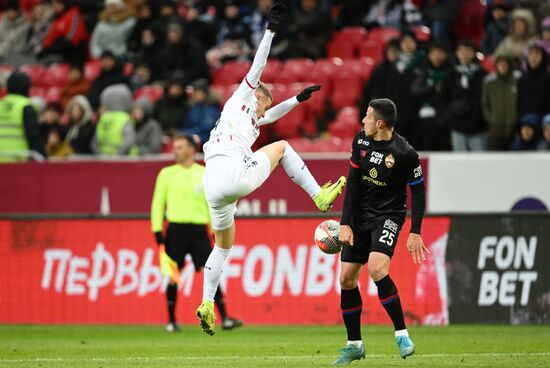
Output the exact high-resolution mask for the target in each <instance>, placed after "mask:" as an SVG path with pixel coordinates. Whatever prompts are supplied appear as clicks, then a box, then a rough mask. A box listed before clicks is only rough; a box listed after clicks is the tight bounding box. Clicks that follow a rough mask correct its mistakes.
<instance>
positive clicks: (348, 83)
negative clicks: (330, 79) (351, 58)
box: [330, 72, 362, 110]
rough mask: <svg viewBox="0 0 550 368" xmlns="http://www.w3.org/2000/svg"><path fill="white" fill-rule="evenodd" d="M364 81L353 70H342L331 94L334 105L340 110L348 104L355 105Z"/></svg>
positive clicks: (335, 80)
mask: <svg viewBox="0 0 550 368" xmlns="http://www.w3.org/2000/svg"><path fill="white" fill-rule="evenodd" d="M361 89H362V83H361V80H360V79H359V78H357V75H355V74H354V73H352V72H342V73H341V74H340V75H339V78H336V79H334V87H333V89H332V94H331V99H330V100H331V104H332V107H333V108H335V109H337V110H339V109H341V108H344V107H346V106H355V105H356V103H357V101H358V99H359V97H360V96H361Z"/></svg>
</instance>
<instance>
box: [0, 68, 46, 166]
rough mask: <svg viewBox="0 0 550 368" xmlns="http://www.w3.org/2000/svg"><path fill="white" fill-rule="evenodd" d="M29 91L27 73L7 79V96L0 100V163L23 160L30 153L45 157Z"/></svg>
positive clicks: (15, 74) (16, 73) (13, 74)
mask: <svg viewBox="0 0 550 368" xmlns="http://www.w3.org/2000/svg"><path fill="white" fill-rule="evenodd" d="M30 88H31V80H30V78H29V77H28V76H27V75H26V74H23V73H20V72H14V73H12V74H11V75H10V77H9V78H8V81H7V92H8V94H7V95H6V96H4V97H2V98H1V99H0V162H13V161H20V160H26V159H27V158H28V157H29V155H30V152H31V151H35V152H38V153H39V154H41V155H42V156H44V155H45V150H44V142H43V141H42V136H41V134H40V126H39V124H38V114H37V112H36V110H35V108H34V106H33V105H32V104H31V100H30V99H29V90H30Z"/></svg>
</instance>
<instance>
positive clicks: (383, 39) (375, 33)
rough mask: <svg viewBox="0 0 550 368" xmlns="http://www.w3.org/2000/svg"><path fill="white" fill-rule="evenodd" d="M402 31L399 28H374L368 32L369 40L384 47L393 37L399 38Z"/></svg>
mask: <svg viewBox="0 0 550 368" xmlns="http://www.w3.org/2000/svg"><path fill="white" fill-rule="evenodd" d="M399 34H400V31H399V29H398V28H389V27H388V28H374V29H372V30H371V31H369V33H368V34H367V40H368V41H373V42H378V43H379V44H380V45H381V46H382V47H384V45H385V44H386V43H387V42H388V41H389V40H391V39H393V38H398V37H399Z"/></svg>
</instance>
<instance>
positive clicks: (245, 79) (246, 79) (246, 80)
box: [244, 77, 260, 89]
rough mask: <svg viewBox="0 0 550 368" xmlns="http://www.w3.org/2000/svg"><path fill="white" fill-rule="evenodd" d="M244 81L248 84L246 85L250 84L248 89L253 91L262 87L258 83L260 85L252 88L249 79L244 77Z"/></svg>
mask: <svg viewBox="0 0 550 368" xmlns="http://www.w3.org/2000/svg"><path fill="white" fill-rule="evenodd" d="M244 81H245V82H246V84H248V87H250V88H252V89H256V88H258V87H259V86H260V84H259V83H258V85H257V86H256V87H254V86H252V84H250V82H249V81H248V78H246V77H244Z"/></svg>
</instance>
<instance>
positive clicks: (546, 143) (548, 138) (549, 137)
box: [538, 114, 550, 151]
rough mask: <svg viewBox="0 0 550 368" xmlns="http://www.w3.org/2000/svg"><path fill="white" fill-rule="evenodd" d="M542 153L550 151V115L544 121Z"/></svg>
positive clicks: (541, 143) (539, 147)
mask: <svg viewBox="0 0 550 368" xmlns="http://www.w3.org/2000/svg"><path fill="white" fill-rule="evenodd" d="M538 149H539V150H540V151H550V114H548V115H546V116H544V118H543V119H542V141H541V142H540V143H539V146H538Z"/></svg>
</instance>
